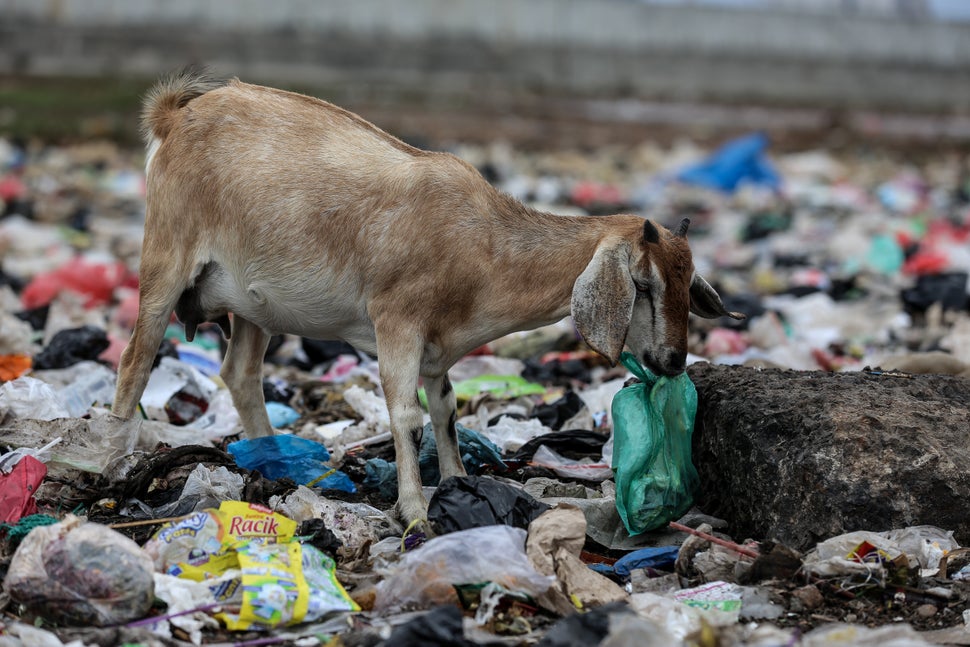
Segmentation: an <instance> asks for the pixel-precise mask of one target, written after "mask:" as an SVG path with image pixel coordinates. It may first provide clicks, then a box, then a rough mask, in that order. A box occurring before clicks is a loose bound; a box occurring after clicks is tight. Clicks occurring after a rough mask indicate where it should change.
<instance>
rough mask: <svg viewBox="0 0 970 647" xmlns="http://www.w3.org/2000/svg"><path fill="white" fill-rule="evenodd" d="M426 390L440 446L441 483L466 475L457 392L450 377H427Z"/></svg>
mask: <svg viewBox="0 0 970 647" xmlns="http://www.w3.org/2000/svg"><path fill="white" fill-rule="evenodd" d="M424 391H425V393H426V394H427V396H428V412H429V413H430V414H431V425H432V426H433V427H434V440H435V444H436V445H437V446H438V468H439V469H440V470H441V480H442V481H443V480H445V479H446V478H448V477H449V476H464V475H465V466H464V465H462V462H461V452H460V451H459V449H458V431H457V429H456V428H455V420H456V419H457V416H458V412H457V406H456V402H455V390H454V389H453V388H452V386H451V380H449V379H448V374H447V373H445V374H444V375H442V376H440V377H426V378H425V379H424Z"/></svg>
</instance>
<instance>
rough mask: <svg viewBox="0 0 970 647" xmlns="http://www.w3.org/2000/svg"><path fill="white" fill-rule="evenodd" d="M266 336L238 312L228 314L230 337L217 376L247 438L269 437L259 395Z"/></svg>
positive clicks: (269, 433) (260, 394) (263, 407)
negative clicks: (222, 383)
mask: <svg viewBox="0 0 970 647" xmlns="http://www.w3.org/2000/svg"><path fill="white" fill-rule="evenodd" d="M268 345H269V335H268V334H266V332H265V331H264V330H263V329H262V328H260V327H259V326H257V325H256V324H254V323H253V322H251V321H249V320H247V319H243V318H242V317H240V316H238V315H233V317H232V336H231V337H230V338H229V348H228V349H227V350H226V358H225V360H223V362H222V370H221V371H220V375H221V376H222V380H223V382H225V383H226V386H227V387H228V388H229V393H230V394H231V395H232V403H233V404H234V405H236V410H237V411H238V412H239V419H240V421H241V422H242V425H243V429H244V430H245V433H246V437H247V438H257V437H259V436H272V435H273V433H274V432H273V426H272V425H271V424H270V422H269V414H268V413H267V412H266V400H265V398H264V397H263V384H262V378H263V356H264V355H265V354H266V348H267V346H268Z"/></svg>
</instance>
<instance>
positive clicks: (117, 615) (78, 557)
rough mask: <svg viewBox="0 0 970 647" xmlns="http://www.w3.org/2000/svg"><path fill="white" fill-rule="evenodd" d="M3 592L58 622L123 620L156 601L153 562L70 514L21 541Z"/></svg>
mask: <svg viewBox="0 0 970 647" xmlns="http://www.w3.org/2000/svg"><path fill="white" fill-rule="evenodd" d="M3 588H4V590H5V591H6V592H7V593H9V594H10V597H11V598H12V599H13V600H15V601H16V602H19V603H21V604H23V605H25V606H26V607H27V608H28V609H29V610H31V611H32V612H33V613H36V614H37V615H39V616H41V617H43V618H45V619H47V620H50V621H51V622H57V623H63V624H84V625H98V626H104V625H112V624H118V623H124V622H128V621H131V620H134V619H136V618H140V617H142V616H144V615H145V614H146V613H148V611H149V609H151V606H152V602H153V601H154V599H155V584H154V579H153V568H152V560H151V558H149V557H148V556H147V555H146V554H145V553H144V552H143V551H142V549H141V548H139V547H138V544H136V543H135V542H133V541H132V540H130V539H128V538H127V537H125V536H124V535H122V534H121V533H118V532H116V531H114V530H111V529H110V528H108V527H107V526H102V525H99V524H94V523H82V522H81V520H80V519H78V518H77V517H74V516H73V515H68V516H67V517H66V518H65V519H64V521H61V522H60V523H56V524H53V525H50V526H42V527H38V528H35V529H34V530H32V531H31V532H30V534H29V535H27V537H25V538H24V540H23V541H22V542H21V544H20V546H19V547H18V548H17V552H16V553H15V554H14V556H13V559H12V561H11V562H10V569H9V570H8V571H7V576H6V578H5V579H4V582H3Z"/></svg>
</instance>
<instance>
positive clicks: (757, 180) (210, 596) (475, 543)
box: [0, 135, 970, 647]
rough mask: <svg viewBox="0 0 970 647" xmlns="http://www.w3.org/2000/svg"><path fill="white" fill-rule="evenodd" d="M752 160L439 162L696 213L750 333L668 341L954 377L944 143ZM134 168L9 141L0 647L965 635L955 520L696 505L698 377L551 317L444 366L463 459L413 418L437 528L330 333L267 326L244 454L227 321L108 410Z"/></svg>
mask: <svg viewBox="0 0 970 647" xmlns="http://www.w3.org/2000/svg"><path fill="white" fill-rule="evenodd" d="M767 146H768V142H767V141H766V140H765V139H764V138H763V137H761V136H759V135H754V136H751V137H746V138H742V139H739V140H737V141H734V142H729V143H728V144H727V145H726V146H725V147H724V148H723V149H721V150H718V151H713V152H711V151H700V150H698V149H696V148H694V147H693V146H691V145H690V144H688V143H681V144H678V145H676V146H675V147H674V148H672V149H668V150H662V149H660V148H658V147H655V146H652V145H649V144H645V145H642V146H639V147H635V148H632V149H628V150H603V151H600V152H598V153H597V154H591V155H579V154H577V153H568V152H551V153H550V152H546V153H541V154H540V153H532V154H526V153H522V152H513V151H512V150H511V149H509V148H508V147H505V146H502V145H495V146H492V147H487V148H471V147H458V148H456V152H457V153H458V154H460V155H461V156H463V157H464V158H466V159H467V160H469V161H470V162H472V163H473V164H475V165H476V166H477V167H478V168H480V169H481V170H482V172H483V174H485V175H486V177H488V178H489V179H490V180H491V181H493V182H494V183H495V184H496V185H497V186H499V187H500V188H502V189H503V190H505V191H507V192H509V193H511V194H512V195H514V196H516V197H518V198H520V199H522V200H525V201H528V202H530V203H532V204H535V205H538V206H541V207H543V208H546V209H549V210H553V211H558V212H562V213H577V212H583V213H592V214H598V213H608V212H618V211H633V212H639V213H643V214H644V215H649V217H651V218H654V219H656V220H658V221H660V222H664V223H672V222H678V221H679V220H680V219H681V218H683V217H689V218H691V220H692V225H691V230H690V231H691V245H692V248H693V249H694V254H695V264H696V266H697V268H698V270H699V271H700V272H701V273H703V274H704V275H705V276H706V277H707V278H708V280H710V281H711V282H712V283H713V284H715V286H716V287H717V288H718V289H719V291H720V293H721V295H722V296H723V297H724V301H725V305H726V306H727V309H728V310H738V311H742V312H744V313H746V314H747V315H748V319H747V320H746V321H745V322H735V321H733V320H715V321H706V320H704V321H701V320H696V319H695V320H692V322H691V325H692V329H691V338H690V343H691V349H692V356H691V359H690V361H701V360H702V359H704V360H707V361H711V362H716V363H721V364H745V365H749V366H770V367H780V368H790V369H796V370H823V371H857V370H862V369H863V368H865V367H869V368H870V369H873V368H874V367H881V370H885V371H897V372H901V373H906V374H910V375H912V374H918V373H937V374H939V373H943V374H949V375H962V376H964V377H970V309H968V275H970V244H968V241H970V171H968V168H970V166H968V159H966V158H958V157H955V156H954V157H948V158H946V159H945V160H936V161H934V162H933V163H930V164H926V165H923V166H920V167H917V166H915V165H903V164H900V163H899V162H896V161H894V160H892V159H891V158H888V157H879V156H874V157H867V158H860V157H849V156H846V157H845V158H844V159H843V158H838V157H836V156H834V155H831V154H827V153H825V152H819V151H812V152H807V153H797V154H787V155H778V156H769V155H768V149H767ZM140 162H141V158H140V155H139V154H134V153H130V152H127V151H122V150H119V149H117V148H115V147H114V146H112V145H110V144H105V143H89V144H85V145H79V146H75V147H71V148H56V147H41V146H36V147H35V146H26V147H25V146H21V145H18V144H15V143H13V142H7V141H0V201H2V213H3V217H2V219H0V254H2V273H0V302H2V308H0V416H2V419H0V453H2V455H0V516H2V519H0V522H2V526H0V564H2V565H3V568H2V569H0V573H2V575H3V587H2V598H0V599H2V604H3V605H4V607H3V608H4V610H5V611H6V614H5V616H4V619H3V620H2V629H0V644H3V645H11V646H14V645H39V644H44V645H55V646H56V645H66V644H71V645H115V644H132V645H181V644H197V645H198V644H234V645H267V644H298V645H313V644H328V645H365V644H366V645H377V644H386V645H394V646H400V645H473V644H504V645H533V644H535V645H542V646H544V647H566V646H572V645H577V646H579V645H583V646H587V645H604V646H606V645H612V646H619V645H634V644H637V645H641V644H644V645H653V644H656V645H678V644H685V645H686V644H692V645H714V644H718V645H752V646H753V645H782V644H784V645H795V644H798V645H832V644H835V645H839V644H844V645H868V644H872V645H875V644H879V643H883V642H887V641H888V642H891V643H892V644H894V645H925V644H970V612H968V611H967V607H968V606H970V548H967V547H963V546H961V545H960V543H959V542H958V540H957V539H956V538H955V537H954V534H953V532H952V531H951V530H952V529H946V528H936V527H930V526H914V527H908V528H874V529H860V530H859V531H857V532H852V533H848V534H844V535H840V536H836V537H831V538H829V539H827V540H826V541H823V542H821V543H819V544H818V545H816V546H815V547H814V548H811V549H809V550H797V549H796V548H795V547H789V546H785V545H782V544H780V543H778V542H777V541H774V539H775V538H772V537H757V538H744V537H731V536H730V531H731V527H730V522H729V520H722V519H718V518H716V517H714V516H710V515H708V514H705V511H703V510H699V509H697V508H696V507H694V505H693V504H694V501H695V494H696V490H697V487H698V481H699V479H698V474H697V472H696V470H695V469H694V467H693V465H692V463H691V433H692V429H693V423H694V415H695V411H696V407H697V395H696V393H695V392H694V386H693V384H691V382H690V379H689V378H688V376H687V375H682V376H680V377H678V378H673V379H671V378H659V379H658V378H657V377H656V376H654V375H652V374H651V373H650V372H649V371H647V370H646V369H644V368H643V367H641V366H640V365H639V364H638V363H637V362H636V360H635V359H634V358H632V357H630V356H624V357H623V360H622V364H621V365H620V366H616V367H611V366H609V365H608V364H607V363H606V362H605V360H603V359H602V358H601V357H599V356H597V355H596V354H595V353H593V352H592V351H590V350H589V349H588V348H586V347H585V346H584V345H583V344H582V342H581V340H580V339H579V337H578V335H577V334H576V332H575V330H574V328H573V326H572V324H571V322H570V321H568V320H566V321H563V322H560V323H559V324H556V325H553V326H549V327H546V328H542V329H539V330H535V331H530V332H526V333H521V334H515V335H510V336H508V337H505V338H502V339H499V340H496V341H495V342H493V343H491V344H489V345H488V346H486V347H483V348H482V349H479V350H478V351H476V353H474V354H472V355H470V356H468V357H465V358H463V359H462V360H461V361H460V362H458V364H457V365H456V366H455V367H454V368H453V369H452V371H451V372H450V375H451V379H452V382H453V383H454V387H455V392H456V397H457V400H458V405H459V409H460V412H459V413H460V417H459V420H458V424H457V428H458V431H459V442H460V449H461V454H462V460H463V462H464V464H465V467H466V470H467V472H468V474H469V476H467V477H461V478H450V479H447V480H445V481H444V482H439V481H440V475H439V474H438V472H437V457H436V448H435V446H434V434H433V433H430V431H429V430H428V429H426V430H425V433H424V434H423V436H422V442H421V449H420V464H421V475H422V480H423V482H424V485H425V486H426V496H427V498H428V500H429V510H428V522H429V525H430V527H431V528H432V529H433V531H434V533H433V535H424V534H422V533H420V532H416V531H415V529H414V528H406V527H402V525H401V524H400V523H399V522H398V520H397V519H396V518H395V517H394V515H393V511H392V508H393V505H394V501H395V499H396V493H397V483H396V469H395V465H394V464H393V460H394V456H393V444H392V442H391V439H390V431H389V420H388V414H387V408H386V405H385V403H384V400H383V394H382V391H381V389H380V383H379V379H378V371H377V359H376V358H373V357H369V356H367V355H365V354H362V353H359V352H357V351H356V350H355V349H354V348H352V347H350V346H348V345H346V344H343V343H339V342H325V341H319V340H310V339H302V338H299V337H293V336H281V337H277V338H274V339H273V342H272V343H271V346H270V349H269V351H268V352H267V356H266V361H265V371H264V373H265V378H264V380H263V393H264V396H265V399H266V407H267V411H268V413H269V416H270V420H271V421H272V424H273V425H274V427H277V428H278V429H279V430H280V434H279V435H277V436H274V437H271V438H262V439H257V440H250V439H245V438H244V437H243V436H242V435H241V432H242V428H241V425H240V422H239V417H238V414H237V412H236V410H235V408H234V406H233V404H232V400H231V398H230V396H229V394H228V391H227V389H226V388H225V385H224V384H223V383H222V381H221V380H220V378H219V369H220V366H221V360H222V351H223V348H224V342H223V340H222V337H221V333H220V331H219V329H218V327H215V326H206V327H203V328H201V329H200V331H199V334H198V335H196V336H195V338H194V339H193V340H192V341H191V342H190V341H187V340H186V338H185V334H184V332H185V331H184V329H183V328H182V326H181V325H180V324H179V323H178V322H177V321H175V320H174V319H173V321H172V323H171V325H170V326H169V328H168V330H167V331H166V335H165V342H164V343H163V345H162V347H161V348H160V350H159V353H158V356H157V357H156V363H155V367H154V368H153V371H152V374H151V378H150V380H149V383H148V386H147V388H146V390H145V395H144V397H143V399H142V401H141V407H140V411H139V413H140V415H139V416H138V417H136V418H135V419H133V420H122V419H119V418H117V417H116V416H112V415H111V413H110V405H111V401H112V398H113V395H114V387H115V380H116V372H115V371H116V367H117V363H118V360H119V358H120V353H121V350H122V349H123V348H124V346H125V344H126V343H127V339H128V336H129V335H130V331H131V327H132V324H133V322H134V318H135V316H136V313H137V308H138V299H137V284H138V259H139V250H140V244H141V230H142V226H141V223H142V221H143V218H144V177H143V175H142V174H141V172H140V171H139V170H137V165H138V164H139V163H140ZM738 496H743V493H738ZM928 504H930V503H929V502H928ZM968 543H970V542H968Z"/></svg>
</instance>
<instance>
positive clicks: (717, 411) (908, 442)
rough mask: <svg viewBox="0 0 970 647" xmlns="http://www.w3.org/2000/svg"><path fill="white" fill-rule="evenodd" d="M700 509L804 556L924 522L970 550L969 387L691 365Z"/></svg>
mask: <svg viewBox="0 0 970 647" xmlns="http://www.w3.org/2000/svg"><path fill="white" fill-rule="evenodd" d="M688 373H689V375H690V377H691V379H692V380H693V381H694V384H695V385H696V387H697V392H698V413H697V423H696V425H695V429H694V444H693V446H694V465H695V466H696V467H697V470H698V472H699V473H700V476H701V483H702V488H701V493H700V496H699V505H700V507H701V508H702V509H703V510H704V511H705V512H708V513H710V514H714V515H716V516H718V517H722V518H724V519H727V520H728V521H729V522H730V524H731V529H730V532H731V533H732V534H733V535H735V536H736V537H754V538H758V539H777V540H779V541H781V542H783V543H785V544H787V545H789V546H792V547H794V548H799V549H805V548H809V547H811V546H814V545H815V543H817V542H818V541H820V540H823V539H826V538H829V537H832V536H834V535H838V534H842V533H844V532H850V531H853V530H873V531H881V530H888V529H891V528H902V527H906V526H913V525H921V524H930V525H935V526H939V527H941V528H944V529H947V530H953V531H955V537H956V539H957V541H959V542H960V543H961V544H963V545H968V544H970V380H967V379H963V378H958V377H949V376H939V375H935V376H934V375H918V376H912V377H895V376H889V375H874V374H867V373H836V374H833V373H822V372H796V371H782V370H774V369H765V370H758V369H753V368H744V367H737V366H713V365H710V364H697V365H694V366H692V367H690V369H689V370H688Z"/></svg>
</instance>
